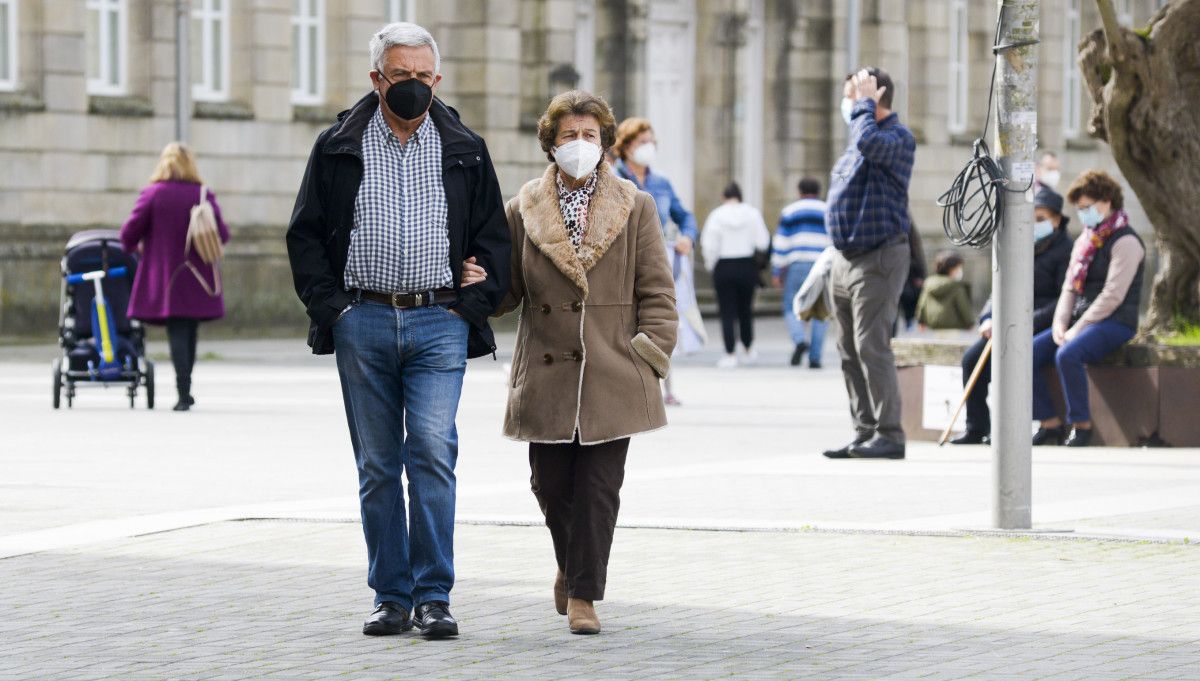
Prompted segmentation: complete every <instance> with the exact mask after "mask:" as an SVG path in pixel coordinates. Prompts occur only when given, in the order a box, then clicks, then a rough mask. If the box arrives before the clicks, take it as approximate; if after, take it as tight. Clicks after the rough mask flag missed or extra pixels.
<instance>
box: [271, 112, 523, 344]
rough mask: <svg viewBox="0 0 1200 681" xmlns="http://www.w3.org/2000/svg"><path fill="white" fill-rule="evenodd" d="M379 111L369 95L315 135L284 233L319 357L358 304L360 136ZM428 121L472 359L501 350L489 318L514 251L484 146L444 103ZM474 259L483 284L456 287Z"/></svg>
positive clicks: (457, 306)
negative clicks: (348, 279) (348, 284)
mask: <svg viewBox="0 0 1200 681" xmlns="http://www.w3.org/2000/svg"><path fill="white" fill-rule="evenodd" d="M378 106H379V98H378V97H377V96H376V94H375V93H374V92H372V93H370V94H368V95H367V96H365V97H363V98H362V99H360V100H359V101H358V103H357V104H355V105H354V107H353V108H351V109H349V110H347V111H343V112H342V113H340V114H338V120H337V123H335V124H334V125H333V126H332V127H330V128H329V129H327V130H325V131H324V132H322V133H321V134H320V135H319V136H318V137H317V142H316V144H314V145H313V149H312V154H311V155H310V156H309V158H308V168H307V169H306V170H305V171H304V180H303V182H302V183H301V185H300V193H299V195H297V196H296V207H295V208H294V209H293V210H292V220H291V223H290V224H289V225H288V231H287V247H288V258H289V260H290V261H291V265H292V280H293V282H294V284H295V286H296V293H297V294H298V295H299V296H300V300H301V301H302V302H303V303H304V306H305V308H307V311H308V317H309V319H310V320H312V324H311V325H310V327H309V331H308V344H309V345H310V346H311V347H312V349H313V353H314V354H318V355H324V354H329V353H331V352H333V333H332V327H333V322H334V321H335V320H336V319H337V317H338V314H340V313H341V311H342V310H343V309H345V308H346V306H347V305H349V304H350V302H351V300H352V296H351V294H349V293H347V292H346V290H345V286H344V280H345V272H346V259H347V256H348V254H349V252H350V231H351V229H353V227H354V200H355V198H356V197H357V196H358V187H359V184H360V183H361V182H362V176H363V160H362V136H363V130H364V129H365V128H366V125H367V123H368V122H369V121H370V120H371V116H373V115H374V114H375V109H376V108H377V107H378ZM429 115H430V116H431V117H432V118H433V124H434V125H435V126H437V130H438V134H439V135H440V136H441V138H442V183H443V184H444V185H445V190H446V206H447V208H448V216H447V221H448V223H449V224H448V228H449V236H450V270H451V272H453V273H454V288H455V290H457V291H458V300H457V301H456V302H454V303H452V304H451V305H450V307H451V308H453V309H454V311H455V312H458V313H459V314H460V315H462V316H463V318H464V319H466V320H467V322H469V323H470V325H471V333H470V339H469V342H468V346H467V355H468V356H469V357H478V356H480V355H486V354H488V353H491V352H494V351H495V349H496V341H495V336H494V335H493V334H492V329H491V327H490V326H489V325H488V317H489V316H490V315H491V314H492V312H494V311H495V309H496V308H497V307H498V306H499V304H500V300H501V299H502V298H503V297H504V294H505V293H506V292H507V291H508V282H509V251H510V248H511V245H510V239H509V232H508V223H507V221H506V220H505V217H504V202H503V200H502V198H501V196H500V185H499V183H498V182H497V180H496V170H495V169H494V168H493V167H492V159H491V157H490V156H489V155H488V151H487V146H486V145H485V144H484V142H483V139H482V138H480V137H479V136H478V135H476V134H475V133H473V132H471V131H470V130H469V129H468V128H467V127H466V126H465V125H463V124H462V122H461V121H459V119H458V112H457V111H455V110H454V109H452V108H450V107H448V106H446V105H445V104H443V103H442V102H441V100H438V99H435V100H434V102H433V106H431V107H430V109H429ZM472 256H473V257H474V258H475V259H476V263H477V264H478V265H479V266H481V267H483V269H484V270H486V271H487V275H488V276H487V279H486V280H485V281H483V282H480V283H478V284H474V285H472V286H468V287H466V288H460V287H459V281H460V280H461V278H462V263H463V260H465V259H467V258H470V257H472ZM385 293H391V291H386V292H385ZM410 293H415V291H410Z"/></svg>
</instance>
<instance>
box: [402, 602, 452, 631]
mask: <svg viewBox="0 0 1200 681" xmlns="http://www.w3.org/2000/svg"><path fill="white" fill-rule="evenodd" d="M413 622H414V623H415V624H416V625H417V629H419V630H420V631H421V635H422V636H424V637H425V638H427V639H431V640H432V639H437V638H452V637H454V636H458V622H457V621H455V619H454V618H453V617H451V616H450V604H449V603H446V602H445V601H428V602H426V603H422V604H420V605H418V606H417V610H416V612H415V613H413Z"/></svg>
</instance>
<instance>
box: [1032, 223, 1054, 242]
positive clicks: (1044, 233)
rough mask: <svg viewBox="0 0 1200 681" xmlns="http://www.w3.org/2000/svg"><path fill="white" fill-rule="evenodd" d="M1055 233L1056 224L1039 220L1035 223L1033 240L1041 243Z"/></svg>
mask: <svg viewBox="0 0 1200 681" xmlns="http://www.w3.org/2000/svg"><path fill="white" fill-rule="evenodd" d="M1053 233H1054V223H1053V222H1050V221H1049V220H1038V221H1037V222H1035V223H1033V240H1034V241H1035V242H1036V241H1041V240H1042V239H1045V238H1046V237H1048V236H1050V235H1051V234H1053Z"/></svg>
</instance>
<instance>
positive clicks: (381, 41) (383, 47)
mask: <svg viewBox="0 0 1200 681" xmlns="http://www.w3.org/2000/svg"><path fill="white" fill-rule="evenodd" d="M397 45H399V46H403V47H428V48H429V49H431V50H433V72H434V73H441V71H442V55H441V53H440V52H438V46H437V41H435V40H434V39H433V36H432V35H430V34H429V31H426V30H425V29H424V28H421V27H420V26H418V25H416V24H410V23H408V22H407V21H397V22H396V23H394V24H388V25H387V26H384V27H383V28H381V29H379V30H378V31H376V32H375V35H373V36H371V43H370V48H371V66H372V67H374V69H375V70H376V71H382V70H383V56H384V55H385V54H387V51H388V49H390V48H393V47H396V46H397Z"/></svg>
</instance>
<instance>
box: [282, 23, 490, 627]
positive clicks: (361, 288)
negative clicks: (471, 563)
mask: <svg viewBox="0 0 1200 681" xmlns="http://www.w3.org/2000/svg"><path fill="white" fill-rule="evenodd" d="M370 50H371V65H372V70H371V72H370V76H371V82H372V86H373V89H372V92H371V93H369V94H368V95H366V96H365V97H363V98H362V99H361V100H359V101H358V103H357V104H355V105H354V106H353V107H352V108H351V109H350V110H348V111H344V112H342V113H341V114H339V115H338V120H337V122H336V123H335V124H334V125H333V126H331V127H330V128H329V129H327V130H325V131H324V132H322V133H321V134H320V136H319V137H318V138H317V141H316V144H315V145H314V146H313V150H312V154H311V155H310V157H309V160H308V168H307V170H306V171H305V173H304V180H303V183H302V184H301V187H300V193H299V196H297V198H296V207H295V209H294V211H293V213H292V220H291V224H290V225H289V227H288V233H287V244H288V254H289V256H290V258H291V265H292V276H293V279H294V281H295V286H296V292H297V293H298V294H299V296H300V299H301V300H302V301H303V302H304V305H305V306H306V307H307V310H308V316H309V317H310V319H311V320H312V324H311V327H310V330H309V339H308V340H309V345H311V346H312V348H313V352H314V353H316V354H328V353H330V352H334V349H335V347H336V354H337V367H338V374H339V375H340V377H341V383H342V398H343V400H344V402H345V407H346V419H347V421H348V422H349V425H350V442H351V444H352V446H353V449H354V458H355V462H356V463H357V465H358V478H359V497H360V501H361V511H362V524H363V534H364V535H365V537H366V543H367V560H368V563H369V567H368V573H367V584H368V585H369V586H370V587H371V588H372V589H374V591H375V611H374V612H373V613H372V614H371V616H370V617H369V618H368V619H367V621H366V622H365V623H364V624H363V633H364V634H368V635H376V636H377V635H384V634H398V633H401V632H403V631H407V630H409V629H411V628H412V627H413V626H414V624H415V625H416V626H417V627H418V628H419V630H420V632H421V634H422V635H423V636H425V637H426V638H444V637H448V636H456V635H458V623H457V622H456V621H455V619H454V618H453V617H452V616H451V614H450V590H451V588H452V587H453V586H454V509H455V476H454V465H455V461H456V459H457V457H458V432H457V430H456V428H455V414H456V413H457V411H458V400H459V396H460V394H461V391H462V382H463V373H464V371H465V369H466V361H467V358H468V357H476V356H480V355H484V354H489V353H493V352H494V351H495V349H496V348H495V342H494V338H493V335H492V331H491V329H490V327H489V326H488V316H489V315H490V314H491V313H492V312H493V311H494V310H495V309H496V307H497V305H498V304H499V302H500V299H501V298H502V296H503V294H504V292H506V291H507V290H508V271H509V233H508V223H507V222H506V221H505V217H504V205H503V202H502V201H501V196H500V187H499V184H498V183H497V181H496V173H495V169H494V168H493V167H492V161H491V158H490V157H489V156H488V151H487V147H486V146H485V145H484V143H483V140H482V139H481V138H480V137H479V136H478V135H476V134H475V133H473V132H471V131H470V130H469V129H467V127H466V126H464V125H463V124H462V122H461V121H459V118H458V113H457V112H455V111H454V110H453V109H451V108H450V107H448V106H446V105H445V104H443V103H442V102H441V101H440V100H438V99H436V98H435V97H434V91H435V90H436V88H437V86H438V83H439V82H440V81H441V79H442V76H441V75H440V66H441V58H440V55H439V53H438V48H437V43H436V42H435V41H434V39H433V37H432V36H431V35H430V34H429V32H428V31H426V30H425V29H423V28H421V27H420V26H416V25H414V24H409V23H394V24H389V25H387V26H385V27H383V28H382V29H381V30H380V31H379V32H378V33H376V34H375V35H374V37H373V38H372V39H371V43H370ZM402 475H406V476H407V478H408V492H409V503H408V504H407V509H406V505H405V502H404V490H403V486H402V484H401V476H402ZM406 510H407V513H406ZM414 608H415V613H414V614H413V615H412V616H411V617H410V614H409V613H410V611H412V610H413V609H414Z"/></svg>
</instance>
